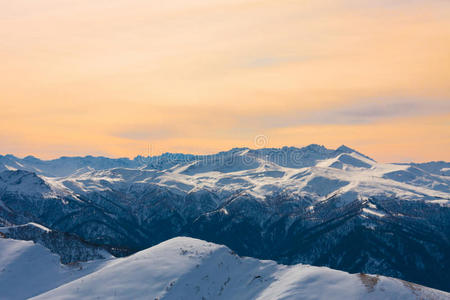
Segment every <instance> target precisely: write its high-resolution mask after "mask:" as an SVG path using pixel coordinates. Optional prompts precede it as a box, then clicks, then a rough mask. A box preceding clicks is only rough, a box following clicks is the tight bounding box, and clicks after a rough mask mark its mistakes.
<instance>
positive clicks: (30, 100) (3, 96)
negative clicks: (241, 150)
mask: <svg viewBox="0 0 450 300" xmlns="http://www.w3.org/2000/svg"><path fill="white" fill-rule="evenodd" d="M261 137H262V138H261ZM261 141H262V142H261ZM312 143H316V144H320V145H324V146H326V147H328V148H336V147H338V146H340V145H342V144H345V145H347V146H349V147H352V148H354V149H357V150H358V151H360V152H362V153H364V154H366V155H369V156H371V157H372V158H374V159H376V160H378V161H382V162H394V161H395V162H407V161H417V162H420V161H431V160H447V161H450V1H448V0H408V1H407V0H397V1H387V0H377V1H373V0H328V1H325V0H314V1H312V0H311V1H304V0H292V1H291V0H289V1H288V0H273V1H272V0H202V1H200V0H171V1H154V0H96V1H87V0H51V1H50V0H33V1H29V0H14V1H10V0H0V154H6V153H11V154H14V155H16V156H26V155H34V156H37V157H41V158H47V159H48V158H55V157H59V156H62V155H104V156H110V157H134V156H137V155H147V154H151V155H157V154H160V153H163V152H185V153H194V154H203V153H214V152H217V151H222V150H227V149H230V148H233V147H250V148H258V147H262V146H265V147H282V146H285V145H286V146H297V147H300V146H306V145H308V144H312Z"/></svg>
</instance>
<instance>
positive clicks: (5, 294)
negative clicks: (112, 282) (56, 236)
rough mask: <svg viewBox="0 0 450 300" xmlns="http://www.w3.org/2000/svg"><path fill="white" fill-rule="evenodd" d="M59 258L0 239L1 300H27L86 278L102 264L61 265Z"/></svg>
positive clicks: (39, 248) (27, 243)
mask: <svg viewBox="0 0 450 300" xmlns="http://www.w3.org/2000/svg"><path fill="white" fill-rule="evenodd" d="M59 261H60V258H59V256H57V255H55V254H53V253H51V252H50V251H49V250H48V249H47V248H45V247H43V246H41V245H39V244H35V243H33V242H30V241H17V240H11V239H2V238H0V299H2V300H9V299H26V298H28V297H32V296H35V295H38V294H41V293H43V292H45V291H48V290H51V289H53V288H56V287H58V286H60V285H62V284H64V283H67V282H70V281H72V280H75V279H77V278H79V277H81V276H83V275H86V274H88V273H90V272H92V271H94V270H95V269H96V268H98V267H99V266H101V264H102V263H104V262H103V261H95V262H93V263H84V264H83V265H71V266H68V265H61V264H60V262H59Z"/></svg>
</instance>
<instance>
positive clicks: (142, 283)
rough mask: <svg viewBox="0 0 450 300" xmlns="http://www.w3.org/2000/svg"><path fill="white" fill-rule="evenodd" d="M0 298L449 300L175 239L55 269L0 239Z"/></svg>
mask: <svg viewBox="0 0 450 300" xmlns="http://www.w3.org/2000/svg"><path fill="white" fill-rule="evenodd" d="M0 253H1V255H0V270H1V272H0V291H1V298H2V299H3V300H10V299H25V298H28V297H32V296H35V297H34V298H32V299H236V300H238V299H270V300H272V299H306V300H307V299H449V297H450V295H449V294H448V293H445V292H441V291H438V290H433V289H430V288H426V287H422V286H419V285H415V284H411V283H408V282H404V281H401V280H398V279H393V278H389V277H384V276H373V275H367V274H348V273H345V272H341V271H336V270H332V269H329V268H325V267H312V266H308V265H294V266H284V265H278V264H276V263H275V262H273V261H261V260H257V259H253V258H243V257H239V256H237V255H236V254H234V253H233V252H232V251H231V250H230V249H228V248H227V247H225V246H220V245H217V244H213V243H208V242H204V241H201V240H197V239H192V238H186V237H178V238H174V239H171V240H168V241H166V242H163V243H161V244H159V245H157V246H154V247H152V248H149V249H147V250H143V251H141V252H138V253H136V254H134V255H131V256H129V257H126V258H117V259H109V260H100V261H94V262H90V263H82V264H78V265H76V266H62V265H60V264H59V262H58V258H57V257H56V256H55V255H53V254H51V253H50V252H49V251H47V250H46V249H45V248H43V247H41V246H40V245H37V244H33V243H31V242H24V241H14V240H8V239H0Z"/></svg>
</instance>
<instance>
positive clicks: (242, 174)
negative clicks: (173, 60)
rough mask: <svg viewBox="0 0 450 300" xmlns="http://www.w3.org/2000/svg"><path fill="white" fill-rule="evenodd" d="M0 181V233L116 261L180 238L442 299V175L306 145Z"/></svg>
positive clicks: (40, 172) (104, 164)
mask: <svg viewBox="0 0 450 300" xmlns="http://www.w3.org/2000/svg"><path fill="white" fill-rule="evenodd" d="M0 170H3V171H0V225H2V226H5V227H9V228H11V227H12V226H17V225H23V224H27V223H30V222H34V223H37V224H40V225H42V226H45V227H46V228H48V229H49V230H52V231H53V232H59V233H67V234H70V235H71V236H76V237H77V238H79V239H80V241H81V243H84V244H88V245H94V246H95V247H98V249H108V250H109V251H110V252H111V253H113V254H115V255H125V254H129V253H133V252H136V251H139V250H142V249H146V248H148V247H150V246H153V245H156V244H158V243H160V242H162V241H165V240H167V239H170V238H173V237H176V236H180V235H186V236H191V237H196V238H201V239H203V240H208V241H211V242H216V243H219V244H225V245H227V246H228V247H230V248H231V249H233V250H234V251H236V252H237V253H238V254H240V255H245V256H253V257H257V258H261V259H272V260H276V261H277V262H279V263H285V264H296V263H308V264H312V265H319V266H329V267H332V268H335V269H340V270H345V271H348V272H354V273H356V272H365V273H375V274H383V275H386V276H392V277H398V278H402V279H405V280H408V281H413V282H417V283H420V284H424V285H427V286H431V287H435V288H438V289H442V290H447V291H450V286H449V284H448V283H449V282H450V274H449V273H448V270H449V269H450V241H449V236H450V176H449V173H448V170H450V163H446V162H432V163H426V164H413V163H411V164H383V163H377V162H376V161H374V160H373V159H371V158H369V157H367V156H365V155H363V154H361V153H359V152H357V151H355V150H352V149H350V148H348V147H345V146H341V147H339V148H338V149H336V150H333V149H326V148H325V147H323V146H318V145H310V146H307V147H304V148H295V147H284V148H280V149H274V148H270V149H257V150H253V149H247V148H235V149H232V150H230V151H226V152H220V153H217V154H213V155H202V156H196V155H189V154H170V153H166V154H163V155H161V156H155V157H137V158H135V159H134V160H129V159H109V158H104V157H91V156H88V157H63V158H60V159H55V160H50V161H43V160H39V159H37V158H34V157H26V158H24V159H19V158H16V157H14V156H12V155H6V156H0ZM0 231H1V230H0ZM11 237H13V236H11ZM28 239H31V240H35V241H38V239H37V238H28ZM41 240H42V239H41ZM52 251H54V252H55V253H59V254H60V255H61V256H62V257H66V258H67V260H66V262H67V261H71V260H78V259H75V257H77V255H75V254H73V253H72V254H70V255H69V254H67V255H66V254H65V251H67V250H66V249H65V248H62V249H59V250H58V249H52ZM85 253H87V252H85ZM93 253H97V252H93ZM71 257H72V258H73V259H70V258H71ZM78 257H83V255H78ZM91 258H92V257H91ZM91 258H89V257H87V256H86V257H85V259H91ZM85 259H82V260H85Z"/></svg>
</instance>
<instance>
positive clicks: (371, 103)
mask: <svg viewBox="0 0 450 300" xmlns="http://www.w3.org/2000/svg"><path fill="white" fill-rule="evenodd" d="M446 113H450V101H427V100H424V99H422V100H403V99H402V100H366V101H365V100H362V101H358V102H357V103H355V104H346V105H345V106H343V107H337V108H336V107H335V108H331V109H327V108H323V109H321V110H320V111H314V112H311V113H309V114H308V115H303V116H300V118H299V120H298V122H299V124H338V125H342V124H368V123H374V122H378V121H381V120H384V119H392V118H405V117H414V116H427V115H434V114H446Z"/></svg>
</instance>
